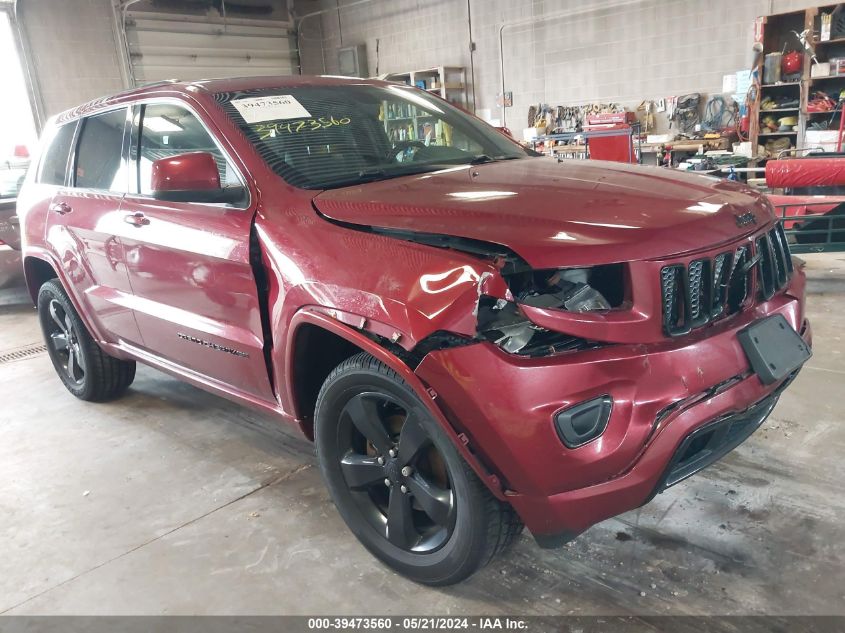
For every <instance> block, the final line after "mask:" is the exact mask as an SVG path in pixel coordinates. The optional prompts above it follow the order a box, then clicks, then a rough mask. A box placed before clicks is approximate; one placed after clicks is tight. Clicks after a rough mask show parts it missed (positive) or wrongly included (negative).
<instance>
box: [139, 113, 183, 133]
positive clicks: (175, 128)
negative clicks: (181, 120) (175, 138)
mask: <svg viewBox="0 0 845 633" xmlns="http://www.w3.org/2000/svg"><path fill="white" fill-rule="evenodd" d="M144 127H145V128H147V129H148V130H152V131H153V132H157V133H159V134H163V133H164V132H181V131H182V130H184V129H185V128H183V127H182V126H181V125H179V124H178V123H176V122H175V121H171V120H170V119H167V118H165V117H163V116H151V117H149V118H147V117H144Z"/></svg>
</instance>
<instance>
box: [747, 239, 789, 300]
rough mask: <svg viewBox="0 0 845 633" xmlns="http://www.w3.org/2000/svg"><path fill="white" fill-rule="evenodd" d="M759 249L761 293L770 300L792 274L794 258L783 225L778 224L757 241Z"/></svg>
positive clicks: (756, 245) (765, 298)
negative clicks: (790, 252)
mask: <svg viewBox="0 0 845 633" xmlns="http://www.w3.org/2000/svg"><path fill="white" fill-rule="evenodd" d="M755 247H756V249H757V255H758V256H759V260H758V269H759V283H758V285H759V287H760V295H761V296H762V297H763V299H764V300H766V301H768V300H769V299H771V298H772V297H773V296H775V293H776V292H778V291H779V290H781V289H782V288H783V287H784V286H786V282H787V281H789V278H790V277H791V276H792V258H791V257H790V254H789V245H788V244H787V242H786V235H785V234H784V232H783V227H782V226H781V225H780V224H778V225H777V226H775V228H773V229H772V230H771V231H769V232H768V233H765V234H764V235H761V236H760V237H758V238H757V239H756V241H755Z"/></svg>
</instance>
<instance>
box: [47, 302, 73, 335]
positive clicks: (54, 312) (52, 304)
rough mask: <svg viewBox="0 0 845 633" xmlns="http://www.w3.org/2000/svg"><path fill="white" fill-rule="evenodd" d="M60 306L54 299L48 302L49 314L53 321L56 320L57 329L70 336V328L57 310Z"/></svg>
mask: <svg viewBox="0 0 845 633" xmlns="http://www.w3.org/2000/svg"><path fill="white" fill-rule="evenodd" d="M60 309H61V306H60V305H59V304H58V302H56V301H51V302H50V316H51V317H52V318H53V321H55V322H56V325H57V326H58V327H59V330H60V331H61V332H62V334H64V335H65V337H69V336H70V328H68V327H67V324H66V318H62V315H61V314H59V310H60Z"/></svg>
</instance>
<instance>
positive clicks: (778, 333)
mask: <svg viewBox="0 0 845 633" xmlns="http://www.w3.org/2000/svg"><path fill="white" fill-rule="evenodd" d="M737 338H738V339H739V342H740V345H742V349H743V351H745V355H746V356H747V357H748V362H749V363H750V364H751V369H753V370H754V373H755V374H757V376H758V377H759V378H760V382H762V383H763V384H764V385H770V384H772V383H775V382H777V381H779V380H782V379H784V378H786V377H787V376H788V375H789V374H791V373H792V372H794V371H795V370H796V369H798V368H799V367H801V365H803V364H804V363H805V362H807V360H808V359H809V358H810V357H811V356H812V355H813V352H812V351H811V350H810V347H809V346H808V345H807V344H806V343H805V342H804V339H802V338H801V335H800V334H798V332H796V331H795V329H794V328H793V327H792V326H791V325H789V323H787V321H786V319H785V318H784V317H783V315H781V314H776V315H774V316H770V317H766V318H765V319H761V320H759V321H755V322H754V323H752V324H751V325H749V326H748V327H746V328H744V329H742V330H740V331H739V332H738V333H737Z"/></svg>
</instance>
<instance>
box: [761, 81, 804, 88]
mask: <svg viewBox="0 0 845 633" xmlns="http://www.w3.org/2000/svg"><path fill="white" fill-rule="evenodd" d="M800 85H801V82H800V81H782V82H780V83H779V84H760V87H761V88H784V87H786V86H800Z"/></svg>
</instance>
